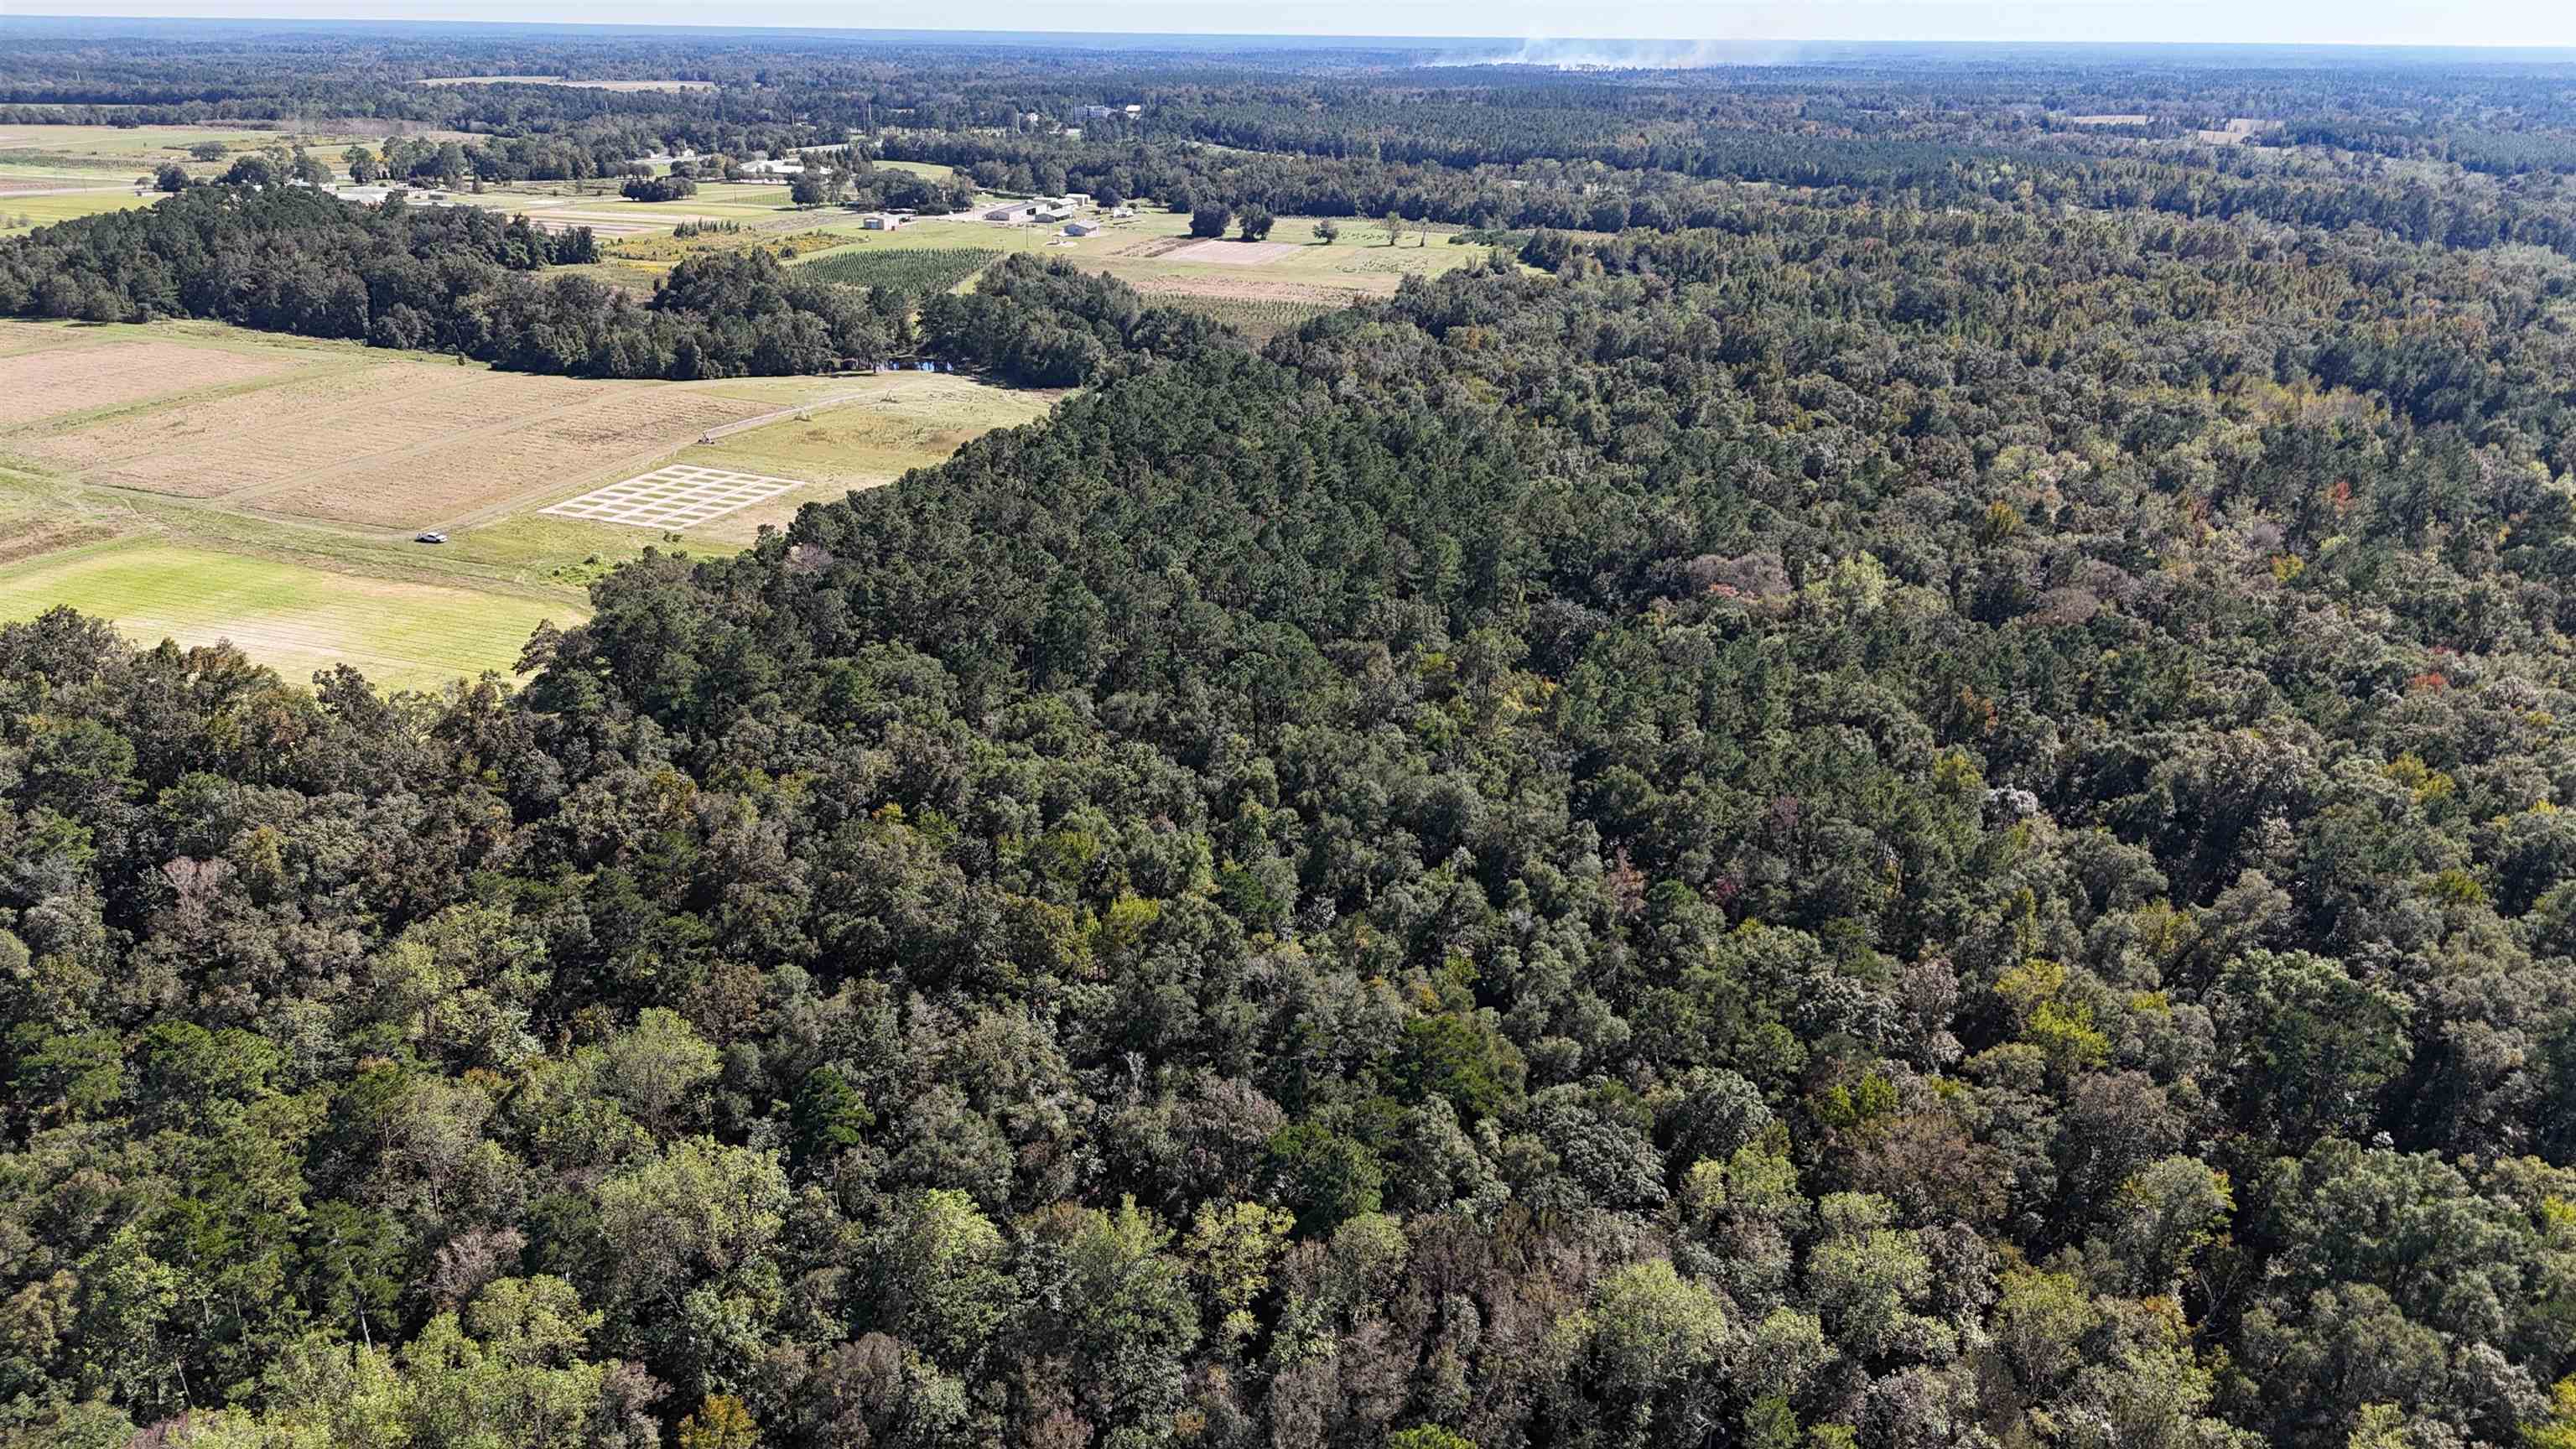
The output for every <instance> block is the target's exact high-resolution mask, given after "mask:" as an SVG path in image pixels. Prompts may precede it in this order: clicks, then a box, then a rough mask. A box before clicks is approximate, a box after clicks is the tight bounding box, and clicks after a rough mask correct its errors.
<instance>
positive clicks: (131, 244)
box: [0, 186, 893, 378]
mask: <svg viewBox="0 0 2576 1449" xmlns="http://www.w3.org/2000/svg"><path fill="white" fill-rule="evenodd" d="M597 256H598V246H597V243H596V241H595V240H594V239H593V237H592V235H591V233H590V232H589V231H588V230H587V229H582V228H577V229H574V230H572V231H568V232H564V233H562V234H559V235H548V234H547V233H545V232H542V231H539V230H537V229H536V228H535V227H534V226H532V225H530V224H529V222H528V221H527V219H526V218H525V217H513V218H510V219H508V220H506V221H505V220H503V219H502V218H501V217H499V216H496V215H494V214H492V213H490V212H487V211H483V210H480V209H477V208H471V207H412V206H406V205H404V204H403V203H401V202H387V203H385V204H383V205H379V206H360V205H357V204H354V203H351V202H346V201H342V200H339V199H338V198H336V197H332V196H329V195H326V194H323V193H320V192H317V191H313V190H309V189H305V188H297V187H276V188H269V189H265V190H262V189H256V188H251V187H242V186H207V187H198V188H194V189H191V190H189V191H186V192H183V193H181V194H179V195H177V196H174V197H172V198H170V199H169V200H167V201H164V202H162V203H161V204H159V205H157V206H154V207H152V208H150V209H149V210H144V211H126V212H111V213H107V214H104V215H100V216H93V217H86V218H83V219H81V220H78V221H71V222H65V223H63V224H61V225H59V226H52V227H47V228H45V229H43V230H41V231H38V232H36V233H34V234H33V235H31V236H27V237H23V238H20V239H18V240H15V241H11V242H8V243H5V244H0V314H8V315H14V316H22V317H76V318H82V319H85V320H89V321H96V322H126V321H147V320H150V319H153V318H156V317H207V318H214V319H217V320H220V321H224V322H230V323H234V324H237V325H239V326H244V327H256V328H260V329H262V330H265V331H271V332H292V333H298V334H301V335H304V336H309V337H345V338H357V339H363V340H365V341H367V342H369V343H371V344H373V345H375V346H378V347H401V348H419V349H427V350H432V351H438V352H455V353H461V354H463V355H465V356H468V357H473V358H479V359H481V360H483V361H486V362H490V363H492V364H494V365H496V366H499V367H506V368H511V369H515V370H519V371H525V372H544V373H567V374H571V375H574V376H581V377H662V378H699V377H731V376H742V375H745V374H756V375H778V374H789V373H804V372H827V371H834V370H838V369H841V368H847V367H854V366H873V365H874V364H875V363H876V362H877V361H879V360H880V359H881V358H883V357H884V356H885V355H886V352H887V348H888V342H889V338H890V336H891V334H892V330H893V329H892V328H891V326H890V325H889V323H888V321H887V319H886V318H885V317H883V316H881V315H880V314H879V313H878V312H877V311H875V310H872V309H871V308H870V307H869V305H868V302H867V298H866V296H865V295H864V294H862V293H859V292H856V291H853V290H850V289H848V288H843V287H839V286H835V285H833V284H831V283H829V282H825V281H822V280H820V279H814V278H805V277H799V276H798V275H796V274H795V273H792V272H789V271H788V270H787V269H785V268H784V267H782V266H780V265H779V263H778V261H777V259H776V258H774V257H771V256H769V255H768V254H766V253H765V252H761V251H758V250H752V251H746V252H741V253H724V254H718V255H714V256H709V257H703V258H697V259H693V260H691V261H688V262H684V263H682V264H681V265H680V266H678V267H677V268H674V269H673V271H672V273H671V275H670V277H669V279H668V280H667V281H666V282H665V283H664V284H663V285H662V287H661V288H660V289H659V290H658V291H657V292H656V293H655V294H654V296H653V297H652V298H651V299H650V300H649V301H644V302H638V301H636V300H635V299H633V298H632V297H629V296H628V295H627V294H626V293H624V292H621V291H619V290H617V289H616V288H613V287H609V286H605V285H603V284H601V283H599V282H597V281H594V280H592V279H590V278H587V277H582V276H553V277H544V276H539V275H535V272H536V270H537V269H538V268H542V267H545V266H548V265H553V264H562V263H579V262H588V261H593V260H595V259H596V258H597Z"/></svg>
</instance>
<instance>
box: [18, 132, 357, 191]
mask: <svg viewBox="0 0 2576 1449" xmlns="http://www.w3.org/2000/svg"><path fill="white" fill-rule="evenodd" d="M360 124H362V123H360ZM360 139H366V138H362V137H360V136H358V135H357V134H356V133H354V132H351V131H346V130H340V129H331V130H322V131H307V132H295V131H288V130H285V129H282V128H280V129H261V128H257V127H248V126H239V125H212V126H55V125H28V126H16V125H0V175H6V174H9V173H12V172H32V173H44V174H63V173H71V174H76V175H83V176H87V177H88V178H89V179H91V180H102V179H108V178H113V179H117V180H125V181H131V180H133V179H134V178H135V177H137V176H140V175H143V174H145V173H147V172H149V171H151V170H152V168H154V167H156V166H158V165H160V164H161V163H162V162H164V161H179V162H186V161H188V160H189V159H190V158H189V156H188V148H189V147H191V146H195V145H198V144H200V143H202V142H206V141H215V142H220V143H222V144H223V145H224V146H225V147H226V148H227V149H228V150H229V151H233V152H241V151H256V150H259V149H260V148H261V147H263V146H278V145H286V146H293V145H303V146H306V147H309V148H312V149H313V150H315V151H317V152H320V151H323V150H324V149H325V148H328V150H329V152H330V159H336V158H337V154H338V152H339V151H340V150H341V149H342V148H344V147H346V146H347V145H348V144H349V143H350V142H352V141H355V140H360ZM222 164H228V163H216V164H215V165H214V167H213V168H212V169H220V167H221V165H222ZM192 169H199V170H203V169H207V167H206V163H198V165H197V167H195V168H192ZM102 172H103V173H106V175H105V177H102V176H100V175H99V173H102Z"/></svg>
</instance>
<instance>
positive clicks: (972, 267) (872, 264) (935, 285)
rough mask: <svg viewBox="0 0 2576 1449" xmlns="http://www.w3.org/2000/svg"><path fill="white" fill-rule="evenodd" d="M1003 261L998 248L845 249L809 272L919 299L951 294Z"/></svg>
mask: <svg viewBox="0 0 2576 1449" xmlns="http://www.w3.org/2000/svg"><path fill="white" fill-rule="evenodd" d="M1001 259H1002V253H1001V251H1000V249H998V248H995V247H957V248H954V249H949V248H942V249H939V250H930V249H927V248H913V249H908V250H877V251H870V250H862V249H860V248H856V247H849V248H843V249H842V250H839V251H836V252H834V253H833V254H832V255H830V256H828V257H823V258H820V259H817V260H815V261H812V262H809V263H807V264H806V270H808V271H810V272H812V273H813V274H814V275H816V276H818V277H821V278H823V279H824V280H825V281H829V282H847V283H849V284H850V285H852V286H855V287H890V288H893V289H894V290H896V291H898V292H903V293H906V294H909V295H911V296H915V297H927V296H932V295H934V294H936V293H940V292H946V291H951V290H953V289H955V288H957V287H959V286H962V285H964V284H965V282H966V279H967V278H969V277H972V276H974V275H975V274H976V273H978V272H980V271H982V270H984V268H986V267H988V266H991V265H992V264H993V263H995V262H997V261H1000V260H1001Z"/></svg>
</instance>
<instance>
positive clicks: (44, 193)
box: [0, 186, 161, 236]
mask: <svg viewBox="0 0 2576 1449" xmlns="http://www.w3.org/2000/svg"><path fill="white" fill-rule="evenodd" d="M160 199H161V193H159V192H157V191H146V190H141V189H139V188H136V187H133V186H109V187H84V188H82V189H80V190H77V191H66V190H55V189H53V188H50V187H49V188H46V189H44V190H41V191H27V190H21V191H9V190H0V236H17V235H19V234H21V233H23V232H30V231H33V230H35V229H36V228H38V227H40V226H52V225H53V224H54V223H55V222H58V221H70V220H72V219H74V218H75V217H83V216H96V215H98V214H99V213H100V212H103V211H131V210H133V209H134V208H136V207H139V206H150V205H151V204H152V203H154V202H156V201H159V200H160Z"/></svg>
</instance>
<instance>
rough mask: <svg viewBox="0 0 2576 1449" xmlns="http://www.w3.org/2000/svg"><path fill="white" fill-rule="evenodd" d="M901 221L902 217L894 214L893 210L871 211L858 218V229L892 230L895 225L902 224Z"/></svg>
mask: <svg viewBox="0 0 2576 1449" xmlns="http://www.w3.org/2000/svg"><path fill="white" fill-rule="evenodd" d="M903 222H904V219H903V218H902V217H900V216H897V215H895V214H894V213H893V212H890V211H871V212H869V213H868V214H867V215H865V216H863V217H860V218H859V230H861V231H892V230H894V229H895V228H896V227H899V226H901V225H903Z"/></svg>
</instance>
